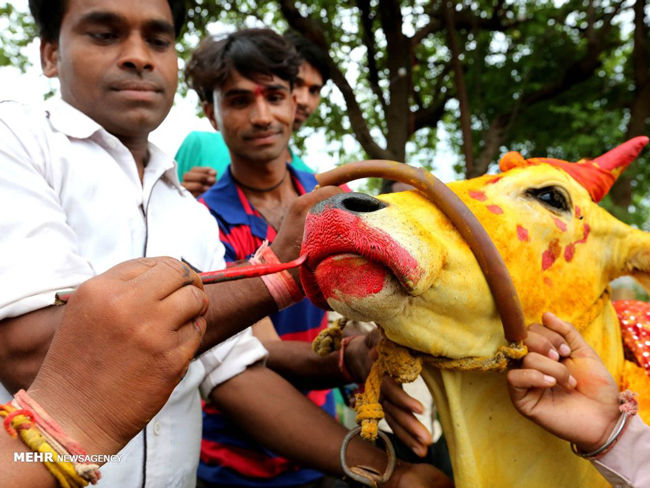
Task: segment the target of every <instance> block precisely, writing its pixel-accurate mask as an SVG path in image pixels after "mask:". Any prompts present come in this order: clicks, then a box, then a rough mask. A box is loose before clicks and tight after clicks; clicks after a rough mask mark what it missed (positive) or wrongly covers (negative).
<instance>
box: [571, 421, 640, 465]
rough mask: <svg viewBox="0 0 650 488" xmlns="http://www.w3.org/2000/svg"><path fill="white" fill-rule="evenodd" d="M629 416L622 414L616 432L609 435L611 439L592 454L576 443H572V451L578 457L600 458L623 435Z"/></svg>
mask: <svg viewBox="0 0 650 488" xmlns="http://www.w3.org/2000/svg"><path fill="white" fill-rule="evenodd" d="M629 417H630V416H629V415H627V414H626V413H625V412H622V413H621V415H620V417H619V418H618V421H617V422H616V425H615V426H614V430H613V431H612V433H611V434H610V435H609V439H607V442H605V444H603V445H602V446H600V447H599V448H598V449H595V450H593V451H591V452H582V451H581V450H580V448H578V446H576V445H575V443H573V442H572V443H571V450H572V451H573V452H574V453H575V454H577V455H578V456H581V457H583V458H587V459H590V458H594V457H596V456H598V455H599V454H602V453H604V452H605V451H606V450H607V448H609V447H610V446H611V445H612V444H614V442H616V440H617V439H618V437H619V436H620V435H621V432H623V429H624V428H625V426H626V425H627V421H628V419H629Z"/></svg>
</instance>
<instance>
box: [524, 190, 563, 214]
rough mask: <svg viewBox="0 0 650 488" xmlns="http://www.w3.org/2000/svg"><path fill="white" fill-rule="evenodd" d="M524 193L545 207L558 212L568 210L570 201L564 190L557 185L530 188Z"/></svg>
mask: <svg viewBox="0 0 650 488" xmlns="http://www.w3.org/2000/svg"><path fill="white" fill-rule="evenodd" d="M526 194H527V195H529V196H531V197H532V198H534V199H535V200H537V201H538V202H540V203H541V204H542V205H544V206H545V207H548V208H550V209H551V210H555V211H558V212H568V211H569V210H570V209H571V203H570V200H569V197H568V195H567V194H566V192H565V191H564V190H563V189H561V188H558V187H557V186H545V187H543V188H530V189H528V190H527V191H526Z"/></svg>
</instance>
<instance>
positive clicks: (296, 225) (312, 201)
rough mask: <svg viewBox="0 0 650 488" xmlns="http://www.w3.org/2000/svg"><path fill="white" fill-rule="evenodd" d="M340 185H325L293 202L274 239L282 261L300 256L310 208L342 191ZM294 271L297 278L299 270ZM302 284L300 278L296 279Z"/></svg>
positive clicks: (276, 250) (274, 249)
mask: <svg viewBox="0 0 650 488" xmlns="http://www.w3.org/2000/svg"><path fill="white" fill-rule="evenodd" d="M342 191H343V190H341V189H340V188H339V187H336V186H325V187H323V188H319V189H317V190H314V191H312V192H311V193H307V194H305V195H301V196H300V197H298V198H297V199H296V200H294V202H293V203H292V204H291V208H289V211H288V212H287V214H286V215H285V217H284V220H283V221H282V225H281V226H280V229H279V230H278V235H277V236H276V237H275V239H274V240H273V244H272V245H271V248H272V249H273V252H274V253H275V254H276V256H278V258H279V259H280V261H282V262H283V263H287V262H289V261H292V260H294V259H296V258H297V257H298V255H299V254H300V247H301V246H302V236H303V231H304V228H305V218H306V217H307V213H308V212H309V210H310V209H311V208H312V207H313V206H314V205H316V204H317V203H318V202H320V201H322V200H325V199H327V198H329V197H331V196H334V195H336V194H337V193H341V192H342ZM291 272H292V273H294V278H297V271H296V270H291ZM296 282H297V283H298V284H300V280H299V279H296Z"/></svg>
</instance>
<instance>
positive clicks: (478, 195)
mask: <svg viewBox="0 0 650 488" xmlns="http://www.w3.org/2000/svg"><path fill="white" fill-rule="evenodd" d="M468 193H469V196H470V198H473V199H474V200H478V201H479V202H484V201H485V200H487V195H486V194H485V193H483V192H482V191H476V190H470V191H469V192H468Z"/></svg>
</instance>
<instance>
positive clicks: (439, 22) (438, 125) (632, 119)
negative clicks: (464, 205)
mask: <svg viewBox="0 0 650 488" xmlns="http://www.w3.org/2000/svg"><path fill="white" fill-rule="evenodd" d="M188 2H189V4H190V5H191V7H190V11H189V15H188V26H187V30H186V34H185V36H184V38H183V39H182V42H181V44H180V50H181V53H182V56H185V57H187V55H188V53H189V52H190V50H191V48H192V47H193V46H195V45H196V43H197V42H198V40H199V39H200V38H201V37H202V36H203V35H205V34H206V33H207V32H211V33H213V34H218V33H219V32H223V31H229V30H233V29H234V28H237V27H242V26H251V25H260V24H264V25H268V26H270V27H273V28H275V29H276V30H278V31H280V32H283V31H284V30H286V29H288V28H291V29H294V30H296V31H298V32H300V33H301V34H303V35H304V36H305V37H307V38H308V39H311V40H312V41H314V42H315V43H317V44H319V45H320V46H321V47H323V49H324V50H325V51H326V52H327V53H328V55H329V58H330V66H331V69H332V73H333V76H332V80H333V83H332V84H331V86H330V87H329V88H328V89H327V90H326V92H325V95H326V96H325V97H324V101H323V103H322V104H321V109H320V111H319V114H317V115H316V116H315V117H314V119H313V120H312V123H311V124H310V125H312V126H313V127H319V128H321V129H320V130H324V131H325V134H326V138H327V140H328V146H329V150H330V152H331V153H332V154H334V155H336V156H337V157H338V158H339V159H340V160H341V161H350V160H354V159H359V158H382V159H395V160H399V161H406V162H409V163H412V164H417V165H422V166H425V167H428V168H431V167H432V166H433V164H434V162H435V164H438V165H441V164H449V165H451V164H453V165H454V167H455V170H456V172H457V173H458V174H460V175H463V176H466V177H471V176H476V175H480V174H483V173H484V172H486V171H490V170H491V168H493V167H494V165H495V164H496V162H497V160H498V158H499V156H500V155H501V154H502V153H504V152H505V151H506V150H511V149H514V150H519V151H521V152H522V153H523V154H524V155H525V156H539V155H550V156H554V157H559V158H563V159H567V160H572V161H575V160H578V159H580V158H582V157H585V156H587V157H589V156H592V157H593V156H598V155H600V154H602V153H603V152H605V151H607V150H608V149H610V148H612V147H613V146H615V145H617V144H619V143H621V142H622V141H624V140H625V139H627V138H629V137H633V136H636V135H640V134H649V133H650V82H649V79H648V78H649V76H650V67H649V66H648V63H649V62H650V34H649V26H648V24H649V19H648V10H650V5H648V3H647V2H648V0H564V1H562V0H336V1H333V0H310V1H309V2H307V1H304V0H230V1H224V2H211V1H208V0H192V1H190V0H188ZM6 8H7V7H6ZM8 8H9V10H8V11H0V15H4V16H7V15H13V14H12V12H11V8H10V7H8ZM16 25H20V24H19V23H16ZM3 45H6V44H4V43H3ZM5 55H6V57H7V58H12V56H14V54H13V53H11V52H7V48H6V47H5ZM0 59H1V58H0ZM334 87H335V88H334ZM309 135H310V131H309V130H307V129H305V130H303V131H302V132H301V136H302V137H303V138H304V137H305V136H307V137H308V136H309ZM350 135H352V136H353V137H354V139H352V138H351V137H350ZM443 143H444V144H443ZM445 145H446V146H450V147H451V148H452V152H453V154H454V156H453V157H451V158H447V159H449V160H448V161H445V162H444V163H442V162H441V161H440V159H441V158H440V157H436V156H437V155H439V154H440V153H441V151H442V148H443V146H445ZM648 153H649V151H646V152H645V154H644V155H643V156H642V158H641V161H639V162H638V163H636V164H634V165H633V167H632V168H631V169H630V170H628V172H626V173H624V176H623V177H622V178H621V181H620V182H619V183H618V184H617V185H615V187H614V189H613V190H612V193H611V196H610V198H608V200H607V201H606V202H605V204H606V205H608V206H609V207H610V209H611V210H612V211H614V213H616V214H617V215H619V216H620V217H622V218H624V219H625V220H627V221H632V222H636V223H638V224H640V223H642V222H645V221H646V220H647V216H648V215H647V214H648V208H649V207H650V205H649V204H648V199H647V197H646V193H647V191H646V188H647V183H648V181H650V164H649V163H650V157H649V156H648Z"/></svg>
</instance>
